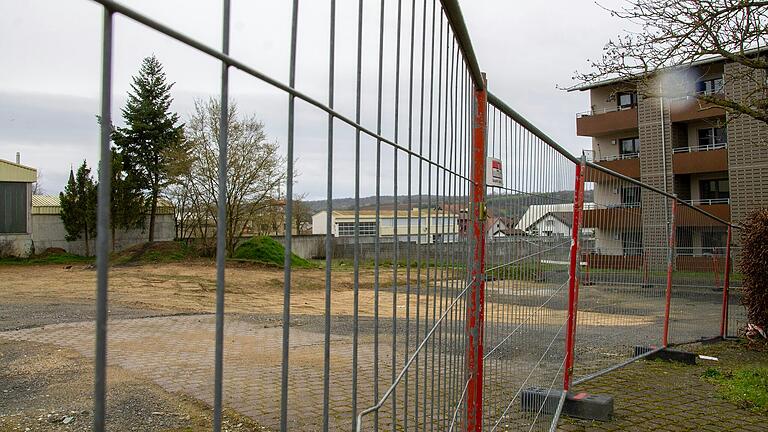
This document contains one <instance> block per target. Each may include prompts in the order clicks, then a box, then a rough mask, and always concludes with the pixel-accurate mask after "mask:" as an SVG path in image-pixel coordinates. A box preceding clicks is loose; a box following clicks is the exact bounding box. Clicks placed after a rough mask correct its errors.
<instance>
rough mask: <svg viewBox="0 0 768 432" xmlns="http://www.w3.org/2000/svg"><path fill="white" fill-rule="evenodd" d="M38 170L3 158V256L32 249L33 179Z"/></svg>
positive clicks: (0, 186) (0, 173) (0, 203)
mask: <svg viewBox="0 0 768 432" xmlns="http://www.w3.org/2000/svg"><path fill="white" fill-rule="evenodd" d="M36 181H37V170H36V169H34V168H30V167H28V166H24V165H21V164H20V163H14V162H11V161H7V160H4V159H0V256H5V255H14V256H27V255H29V254H30V253H31V252H32V183H34V182H36Z"/></svg>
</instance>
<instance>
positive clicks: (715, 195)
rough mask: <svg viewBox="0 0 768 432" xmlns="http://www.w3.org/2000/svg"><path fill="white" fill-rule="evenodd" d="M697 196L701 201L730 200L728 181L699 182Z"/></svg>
mask: <svg viewBox="0 0 768 432" xmlns="http://www.w3.org/2000/svg"><path fill="white" fill-rule="evenodd" d="M699 196H700V197H701V199H703V200H716V199H727V198H730V197H731V188H730V185H729V184H728V179H727V178H726V179H712V180H700V181H699Z"/></svg>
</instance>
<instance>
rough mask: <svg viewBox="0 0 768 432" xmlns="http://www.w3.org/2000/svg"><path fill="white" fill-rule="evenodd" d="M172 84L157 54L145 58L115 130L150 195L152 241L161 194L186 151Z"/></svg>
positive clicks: (127, 164) (128, 167)
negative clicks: (173, 107)
mask: <svg viewBox="0 0 768 432" xmlns="http://www.w3.org/2000/svg"><path fill="white" fill-rule="evenodd" d="M172 87H173V83H168V82H167V80H166V76H165V72H163V66H162V64H161V63H160V61H159V60H158V59H157V58H156V57H155V56H154V55H153V56H151V57H147V58H145V59H144V61H143V62H142V64H141V69H140V70H139V74H138V75H137V76H134V77H133V84H131V91H129V92H128V102H127V103H126V106H125V107H124V108H123V110H122V114H123V120H124V121H125V127H119V128H116V129H115V131H114V133H113V141H114V142H115V145H117V147H118V149H119V150H120V153H121V154H122V157H123V161H122V163H123V165H124V168H125V171H126V172H127V173H129V175H130V176H132V179H134V180H135V181H136V182H138V183H137V184H138V186H139V187H140V189H141V190H142V191H143V192H144V193H145V194H146V196H147V201H148V205H149V241H150V242H151V241H154V239H155V218H156V215H157V200H158V197H159V195H160V193H161V191H162V190H163V188H164V187H165V186H166V185H167V184H168V183H169V182H171V181H172V180H173V172H174V168H173V165H174V162H175V161H176V159H177V158H178V157H179V154H180V153H181V154H183V153H184V151H183V147H184V135H183V127H184V125H183V124H178V121H179V116H178V115H177V114H176V113H173V112H171V110H170V107H171V103H172V102H173V98H171V88H172Z"/></svg>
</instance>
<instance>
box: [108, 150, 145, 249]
mask: <svg viewBox="0 0 768 432" xmlns="http://www.w3.org/2000/svg"><path fill="white" fill-rule="evenodd" d="M111 196H112V198H111V201H112V202H111V204H112V205H111V208H110V212H111V213H110V214H111V217H110V219H111V225H112V226H111V228H112V250H114V249H115V230H117V229H134V228H142V227H143V226H144V222H145V221H146V216H147V205H146V199H145V198H144V194H143V193H142V191H141V182H140V181H139V179H138V178H136V176H135V175H134V174H133V173H132V172H130V171H126V170H125V167H124V164H123V155H122V154H121V153H119V152H118V151H116V149H113V150H112V192H111Z"/></svg>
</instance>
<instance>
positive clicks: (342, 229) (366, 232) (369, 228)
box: [338, 222, 376, 237]
mask: <svg viewBox="0 0 768 432" xmlns="http://www.w3.org/2000/svg"><path fill="white" fill-rule="evenodd" d="M359 227H360V235H361V236H375V235H376V222H360V225H359ZM338 233H339V234H338V235H339V237H352V236H354V235H355V223H354V222H339V229H338Z"/></svg>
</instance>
